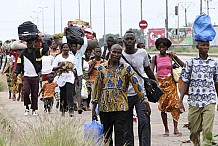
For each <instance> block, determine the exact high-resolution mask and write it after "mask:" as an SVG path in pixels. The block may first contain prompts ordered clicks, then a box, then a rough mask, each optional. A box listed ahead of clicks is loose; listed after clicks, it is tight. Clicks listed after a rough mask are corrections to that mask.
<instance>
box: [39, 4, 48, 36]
mask: <svg viewBox="0 0 218 146" xmlns="http://www.w3.org/2000/svg"><path fill="white" fill-rule="evenodd" d="M39 8H40V9H42V32H43V33H44V9H45V8H48V7H47V6H46V7H39Z"/></svg>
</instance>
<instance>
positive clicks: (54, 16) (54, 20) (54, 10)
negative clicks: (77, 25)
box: [43, 0, 55, 34]
mask: <svg viewBox="0 0 218 146" xmlns="http://www.w3.org/2000/svg"><path fill="white" fill-rule="evenodd" d="M53 4H54V34H55V0H53ZM43 31H44V30H43Z"/></svg>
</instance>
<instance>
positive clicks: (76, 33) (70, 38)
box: [66, 25, 84, 45]
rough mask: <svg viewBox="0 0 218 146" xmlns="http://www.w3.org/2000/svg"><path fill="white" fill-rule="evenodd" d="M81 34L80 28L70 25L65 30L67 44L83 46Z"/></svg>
mask: <svg viewBox="0 0 218 146" xmlns="http://www.w3.org/2000/svg"><path fill="white" fill-rule="evenodd" d="M82 35H83V32H82V30H81V28H79V27H78V26H73V25H70V26H69V27H67V29H66V38H67V43H70V44H71V43H73V44H80V45H83V44H84V40H83V38H82Z"/></svg>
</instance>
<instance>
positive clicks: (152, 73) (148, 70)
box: [144, 66, 156, 80]
mask: <svg viewBox="0 0 218 146" xmlns="http://www.w3.org/2000/svg"><path fill="white" fill-rule="evenodd" d="M144 70H145V73H146V74H147V76H148V77H149V78H150V79H153V80H156V78H155V76H154V72H153V71H152V70H151V68H150V66H147V67H144Z"/></svg>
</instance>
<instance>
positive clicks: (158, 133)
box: [0, 92, 218, 146]
mask: <svg viewBox="0 0 218 146" xmlns="http://www.w3.org/2000/svg"><path fill="white" fill-rule="evenodd" d="M0 103H1V108H4V109H7V110H8V111H9V112H8V113H10V114H11V116H12V117H15V118H16V119H19V121H20V120H21V121H22V120H27V119H28V120H29V119H30V118H38V117H40V116H41V115H47V116H52V117H54V118H57V119H58V118H60V117H61V113H60V112H59V111H58V110H56V109H55V108H54V107H53V110H52V113H51V114H48V113H44V111H43V103H42V101H40V100H39V111H38V116H37V117H33V116H32V115H29V116H24V106H23V102H21V101H12V100H11V99H8V93H7V92H0ZM150 105H151V109H152V114H151V129H152V138H151V139H152V140H151V141H152V146H191V145H192V144H191V143H184V142H186V141H188V140H189V130H188V129H187V128H184V127H183V126H184V124H187V111H186V112H185V113H183V114H182V115H181V117H180V120H179V124H178V127H179V130H180V132H182V134H183V135H182V136H181V137H176V136H174V135H173V120H172V116H171V115H170V113H169V114H168V123H169V128H170V136H169V137H163V133H164V127H163V124H162V120H161V117H160V112H159V111H158V110H157V104H154V103H151V104H150ZM185 106H186V110H187V104H186V103H185ZM65 118H69V117H68V116H66V117H65ZM75 118H78V119H80V121H81V122H84V123H87V122H90V121H91V112H90V111H87V112H83V114H81V115H79V114H78V113H75ZM134 127H135V128H134V132H135V146H138V134H137V123H134ZM214 133H216V134H218V112H216V117H215V121H214Z"/></svg>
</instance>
